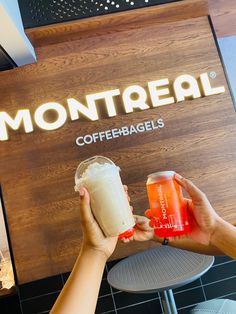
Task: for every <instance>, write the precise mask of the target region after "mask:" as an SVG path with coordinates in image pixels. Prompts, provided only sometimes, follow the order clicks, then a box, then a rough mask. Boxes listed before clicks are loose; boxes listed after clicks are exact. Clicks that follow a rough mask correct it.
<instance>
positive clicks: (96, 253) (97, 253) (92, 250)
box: [80, 243, 109, 263]
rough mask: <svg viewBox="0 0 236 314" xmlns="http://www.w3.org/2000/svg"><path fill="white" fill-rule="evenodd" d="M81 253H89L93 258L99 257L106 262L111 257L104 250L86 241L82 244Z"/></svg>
mask: <svg viewBox="0 0 236 314" xmlns="http://www.w3.org/2000/svg"><path fill="white" fill-rule="evenodd" d="M80 255H89V256H90V257H91V258H95V259H99V260H100V261H102V262H104V263H106V262H107V260H108V258H109V256H107V255H106V253H105V252H104V251H102V250H100V249H99V248H96V247H93V246H90V245H87V244H85V243H83V245H82V248H81V251H80Z"/></svg>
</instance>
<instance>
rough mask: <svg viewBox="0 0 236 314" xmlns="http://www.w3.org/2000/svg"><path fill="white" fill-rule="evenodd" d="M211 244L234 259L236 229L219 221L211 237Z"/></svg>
mask: <svg viewBox="0 0 236 314" xmlns="http://www.w3.org/2000/svg"><path fill="white" fill-rule="evenodd" d="M211 243H212V244H213V245H215V246H217V248H218V249H220V250H221V251H222V252H224V253H225V254H226V255H229V256H231V257H233V258H235V259H236V228H235V227H234V226H232V225H231V224H230V223H228V222H226V221H224V220H223V219H220V220H219V221H218V223H217V225H216V228H215V230H214V232H213V233H212V236H211Z"/></svg>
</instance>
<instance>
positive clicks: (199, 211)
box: [175, 174, 236, 258]
mask: <svg viewBox="0 0 236 314" xmlns="http://www.w3.org/2000/svg"><path fill="white" fill-rule="evenodd" d="M175 179H176V181H177V182H178V183H179V184H180V185H181V186H182V187H183V188H184V189H185V190H186V191H187V192H188V194H189V195H190V197H191V201H190V202H189V203H188V204H189V213H190V215H191V216H192V218H193V219H192V220H193V226H192V227H193V229H192V231H191V233H190V236H191V237H192V239H194V240H195V241H197V242H199V243H202V244H205V245H208V246H211V247H212V246H213V247H216V248H217V249H218V250H219V251H221V252H223V253H224V254H225V255H228V256H230V257H232V258H236V228H235V226H233V225H232V224H230V223H228V222H226V221H225V220H223V219H222V218H221V217H220V216H219V215H218V214H217V213H216V212H215V210H214V209H213V207H212V206H211V204H210V202H209V200H208V198H207V196H206V195H205V194H204V193H203V192H202V191H201V190H199V189H198V188H197V187H196V186H195V185H194V184H193V183H192V182H191V181H190V180H187V179H185V178H183V177H181V176H180V175H178V174H177V175H175Z"/></svg>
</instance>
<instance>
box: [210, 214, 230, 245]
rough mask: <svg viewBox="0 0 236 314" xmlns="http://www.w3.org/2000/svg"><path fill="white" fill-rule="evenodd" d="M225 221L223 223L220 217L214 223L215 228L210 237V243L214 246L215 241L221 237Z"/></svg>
mask: <svg viewBox="0 0 236 314" xmlns="http://www.w3.org/2000/svg"><path fill="white" fill-rule="evenodd" d="M225 224H227V222H226V221H224V220H223V219H222V218H221V217H218V218H217V220H216V223H215V227H214V229H213V231H212V232H211V235H210V243H211V244H213V245H215V243H216V242H217V239H218V238H219V237H220V236H221V233H222V229H223V228H224V226H225Z"/></svg>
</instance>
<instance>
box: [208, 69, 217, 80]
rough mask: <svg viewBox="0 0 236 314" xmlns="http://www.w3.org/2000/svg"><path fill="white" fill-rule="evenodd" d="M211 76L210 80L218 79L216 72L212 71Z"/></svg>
mask: <svg viewBox="0 0 236 314" xmlns="http://www.w3.org/2000/svg"><path fill="white" fill-rule="evenodd" d="M209 75H210V78H212V79H214V78H216V75H217V74H216V72H214V71H211V72H210V73H209Z"/></svg>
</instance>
